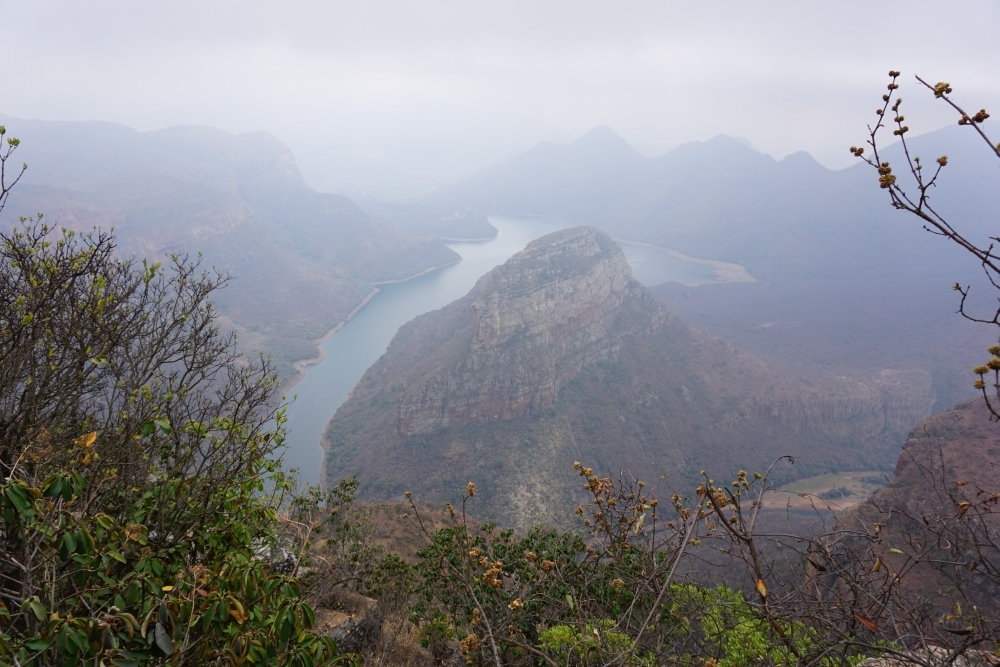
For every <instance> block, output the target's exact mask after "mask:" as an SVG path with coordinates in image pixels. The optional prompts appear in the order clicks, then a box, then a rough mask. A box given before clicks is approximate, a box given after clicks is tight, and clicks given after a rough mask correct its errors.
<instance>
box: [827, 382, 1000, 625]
mask: <svg viewBox="0 0 1000 667" xmlns="http://www.w3.org/2000/svg"><path fill="white" fill-rule="evenodd" d="M998 462H1000V423H998V422H996V421H994V420H992V419H991V418H990V413H989V411H988V410H987V408H986V406H985V404H984V402H983V400H982V399H978V400H975V401H967V402H965V403H962V404H959V405H956V406H955V407H954V408H953V409H951V410H948V411H946V412H942V413H941V414H937V415H934V416H933V417H931V418H930V419H927V420H926V421H924V422H923V423H922V424H920V426H918V427H917V428H915V429H913V432H912V433H910V436H909V438H908V439H907V440H906V443H905V444H904V446H903V450H902V452H901V453H900V455H899V460H898V462H897V463H896V468H895V476H894V478H893V480H892V483H891V484H890V485H889V486H888V487H886V488H884V489H880V490H879V491H877V492H875V494H873V495H872V497H871V498H870V499H869V500H868V501H867V502H866V503H865V504H864V505H862V506H861V507H859V508H858V509H857V510H856V511H855V512H853V513H852V514H851V515H849V516H844V517H841V519H840V524H841V526H842V527H844V528H847V529H849V530H858V529H860V531H859V532H860V534H862V535H864V534H866V533H868V534H872V533H874V538H875V539H874V540H873V541H874V544H872V545H871V547H870V548H871V549H872V550H873V551H874V552H875V553H878V554H881V555H882V557H883V560H884V561H885V563H886V564H887V565H888V566H889V567H890V568H892V569H891V570H890V571H893V572H900V571H904V570H905V571H907V576H906V577H905V579H904V580H903V582H902V586H903V590H904V591H905V592H906V593H908V594H910V595H911V596H912V599H914V600H916V599H924V600H928V601H931V602H936V603H937V605H938V607H939V608H942V609H946V610H948V611H949V612H950V613H954V611H951V610H950V607H951V603H952V602H958V603H959V604H960V605H961V606H964V607H965V608H966V609H975V608H976V607H974V606H973V605H978V607H979V609H981V610H985V611H986V613H987V615H992V616H993V618H996V615H997V614H998V613H1000V605H998V600H1000V597H998V596H1000V576H998V573H997V569H996V563H997V561H998V558H1000V515H998V514H997V511H996V508H997V499H998V498H1000V483H998V476H997V473H998V468H997V466H998ZM873 527H874V528H873ZM862 546H867V542H862ZM890 548H892V549H895V551H892V552H890V551H889V549H890ZM911 558H913V559H919V560H920V561H922V562H920V563H919V564H918V565H916V566H915V567H913V566H912V565H911V564H910V562H909V561H908V559H911ZM956 565H957V566H958V567H956ZM955 634H961V633H955Z"/></svg>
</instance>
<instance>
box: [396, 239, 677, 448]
mask: <svg viewBox="0 0 1000 667" xmlns="http://www.w3.org/2000/svg"><path fill="white" fill-rule="evenodd" d="M636 285H637V284H636V283H635V282H634V281H633V280H632V270H631V268H629V265H628V263H627V262H626V261H625V255H624V254H623V253H622V251H621V250H620V249H619V248H618V246H617V245H615V243H614V241H612V240H611V239H609V238H608V237H607V236H605V235H604V234H602V233H601V232H598V231H597V230H595V229H593V228H578V229H571V230H567V231H564V232H557V233H556V234H554V235H552V236H551V237H546V239H545V240H544V241H542V242H538V241H536V242H534V243H532V244H531V245H529V246H528V247H527V248H526V249H525V250H524V251H523V252H521V253H519V254H518V255H516V256H515V257H514V258H513V259H512V260H511V261H510V262H508V263H506V264H504V265H503V266H502V267H500V268H498V269H497V270H495V271H493V272H492V273H490V274H489V275H487V276H486V277H484V278H483V279H482V280H481V281H480V284H479V285H478V286H477V290H478V294H479V296H477V297H476V298H475V299H474V300H473V301H472V303H471V304H469V306H468V307H469V309H470V311H471V312H470V315H471V331H470V334H471V335H470V336H469V341H468V343H469V347H468V350H467V352H465V354H461V355H458V356H457V357H456V358H453V359H448V360H446V362H445V363H443V364H441V365H435V366H434V367H432V368H431V369H430V370H429V371H428V372H427V373H426V374H424V375H423V376H422V377H420V378H419V379H417V380H416V381H415V382H411V383H408V386H407V389H406V390H405V391H404V392H403V395H402V397H401V398H400V401H399V407H398V413H399V427H398V428H399V433H400V435H402V436H404V437H405V436H409V435H414V434H418V433H428V432H431V431H434V430H437V429H439V428H444V427H448V426H464V425H466V424H481V423H484V422H488V421H491V420H495V419H512V418H514V417H519V416H521V415H523V414H526V413H529V412H539V411H541V410H545V409H546V408H548V407H550V406H551V405H552V404H553V402H554V401H555V399H556V396H557V395H558V393H559V388H560V387H561V386H562V384H563V383H564V382H566V381H567V380H569V379H572V378H573V377H575V376H576V374H577V373H579V372H580V370H581V369H582V368H584V367H585V366H588V365H591V364H594V363H596V362H598V361H602V360H605V359H609V358H611V356H612V355H614V353H615V352H616V351H617V347H618V340H619V339H620V337H621V336H622V335H623V333H634V332H614V331H613V329H614V328H615V323H616V316H617V314H618V311H619V309H620V308H621V306H622V304H623V303H624V301H625V300H626V299H630V298H632V299H634V298H641V296H640V295H639V293H638V292H639V290H637V288H636ZM651 315H652V317H651V319H650V321H649V322H647V323H646V328H647V329H652V328H654V327H656V326H657V324H658V323H659V320H660V319H662V317H661V315H662V313H661V312H660V309H657V308H654V309H653V312H652V313H651Z"/></svg>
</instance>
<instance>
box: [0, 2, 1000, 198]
mask: <svg viewBox="0 0 1000 667" xmlns="http://www.w3.org/2000/svg"><path fill="white" fill-rule="evenodd" d="M0 14H2V18H3V24H4V33H3V39H2V40H0V58H2V60H3V62H4V63H5V67H4V80H3V85H2V91H0V112H3V113H5V114H8V115H11V116H14V117H21V118H36V119H46V120H89V119H99V120H108V121H115V122H119V123H124V124H126V125H129V126H131V127H134V128H137V129H140V130H147V129H155V128H161V127H167V126H171V125H179V124H197V125H208V126H213V127H219V128H222V129H225V130H228V131H230V132H237V133H238V132H245V131H252V130H266V131H268V132H271V133H272V134H274V135H276V136H277V137H279V138H280V139H281V140H282V141H284V142H285V143H287V144H288V145H289V146H290V148H291V149H292V152H293V153H294V154H295V156H296V158H297V160H298V162H299V165H300V167H301V169H302V171H303V173H304V176H305V178H306V180H307V181H308V182H309V183H310V184H311V185H313V186H314V187H316V188H317V189H319V190H322V191H330V192H341V193H345V194H361V193H363V192H366V191H367V192H374V193H376V194H381V195H388V196H398V195H406V194H413V193H418V192H421V191H424V190H426V189H428V188H432V187H436V186H439V185H442V184H445V183H448V182H451V181H454V180H457V179H460V178H462V177H464V176H467V175H469V174H471V173H473V172H475V171H477V170H479V169H482V168H484V167H485V166H487V165H489V164H490V163H492V162H494V161H496V160H498V159H501V158H504V157H507V156H510V155H514V154H516V153H519V152H521V151H523V150H525V149H527V148H529V147H530V146H532V145H533V144H534V143H536V142H538V141H539V140H543V139H548V140H552V141H556V142H560V143H565V142H567V141H569V140H571V139H573V138H575V137H577V136H579V135H581V134H583V133H585V132H586V131H588V130H590V129H591V128H592V127H594V126H596V125H601V124H606V125H609V126H611V127H613V128H614V129H615V131H617V132H618V133H619V134H620V135H622V136H623V137H624V138H625V139H627V140H628V141H629V142H630V143H631V144H632V145H633V146H634V147H635V148H636V149H637V150H639V151H640V152H641V153H644V154H647V155H658V154H662V153H664V152H666V151H667V150H669V149H671V148H673V147H675V146H677V145H679V144H682V143H685V142H689V141H694V140H704V139H708V138H711V137H713V136H715V135H717V134H720V133H725V134H729V135H731V136H737V137H745V138H746V139H748V140H749V141H750V142H752V144H753V145H754V146H756V147H757V148H759V149H760V150H762V151H765V152H767V153H769V154H772V155H774V156H775V157H778V158H780V157H782V156H784V155H786V154H788V153H792V152H794V151H798V150H806V151H808V152H810V153H811V154H813V156H814V157H816V159H818V160H819V161H820V162H822V163H823V164H825V165H827V166H829V167H835V168H837V167H843V166H846V165H848V164H849V163H850V161H851V157H850V155H849V154H848V152H847V150H846V147H847V146H849V145H851V144H852V143H857V142H858V141H860V139H861V136H860V135H861V132H862V130H863V123H864V122H866V121H867V120H868V119H869V117H870V116H871V112H872V111H873V110H874V104H875V102H877V95H878V94H879V91H880V90H881V88H882V86H883V84H884V77H885V72H886V71H888V70H889V69H890V68H898V69H901V70H903V71H904V73H905V75H906V76H905V78H904V80H905V81H906V85H907V86H910V85H912V84H911V83H910V82H911V81H912V79H911V78H910V75H912V74H913V73H914V72H918V73H920V74H921V75H923V76H925V77H927V78H929V79H931V80H933V81H937V80H942V79H943V80H948V81H950V82H951V83H952V84H953V85H954V86H955V87H956V89H957V90H958V91H959V93H960V94H961V95H962V96H963V97H964V98H965V99H969V100H975V101H976V103H977V104H981V105H982V106H985V107H987V108H992V107H995V106H997V101H998V97H1000V93H998V90H1000V88H998V87H997V86H996V74H995V63H996V62H997V57H998V56H1000V46H998V43H997V40H996V39H995V34H994V32H995V27H996V25H998V19H1000V5H998V4H997V3H996V2H988V1H981V0H980V1H974V2H970V3H965V4H963V6H962V11H960V12H959V11H956V10H955V9H954V8H953V6H952V5H949V4H946V3H939V2H911V3H893V4H891V5H890V4H879V5H875V4H873V3H868V2H841V3H834V4H830V3H823V4H819V3H802V2H769V3H745V2H709V3H696V4H688V3H653V2H630V3H609V2H592V1H584V2H580V1H574V2H547V3H528V2H505V3H496V4H486V3H458V2H435V3H405V2H385V1H381V2H367V3H346V2H333V3H331V2H287V3H265V2H214V3H200V2H199V3H196V2H186V1H182V2H173V3H163V4H155V5H154V4H147V3H131V2H114V1H105V2H93V3H86V4H80V3H71V2H53V1H43V2H22V1H13V2H12V1H5V2H3V3H0ZM903 92H904V95H905V93H906V88H905V87H904V91H903ZM925 97H926V96H921V95H912V94H911V95H909V96H908V99H907V102H908V104H909V112H910V114H913V115H914V117H916V116H918V115H919V118H920V121H921V123H922V124H923V125H922V127H920V128H919V130H920V131H930V130H932V129H935V128H938V127H941V126H942V125H945V124H947V123H950V122H951V117H950V115H948V114H947V113H946V112H945V111H944V109H943V108H941V107H940V106H936V105H934V104H933V103H932V102H931V101H929V100H927V99H925ZM915 129H916V128H915Z"/></svg>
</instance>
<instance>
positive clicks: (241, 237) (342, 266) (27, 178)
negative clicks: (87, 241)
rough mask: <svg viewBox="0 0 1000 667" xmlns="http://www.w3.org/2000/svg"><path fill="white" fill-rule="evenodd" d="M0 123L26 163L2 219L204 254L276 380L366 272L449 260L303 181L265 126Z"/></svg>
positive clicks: (156, 252)
mask: <svg viewBox="0 0 1000 667" xmlns="http://www.w3.org/2000/svg"><path fill="white" fill-rule="evenodd" d="M0 123H2V124H5V125H6V126H7V129H8V133H9V134H10V135H13V136H17V137H19V138H20V139H21V140H22V145H21V148H19V149H18V154H17V157H18V158H20V159H21V160H23V161H24V162H27V163H28V164H29V169H28V171H27V172H26V173H25V175H24V178H23V179H22V181H21V182H20V183H19V184H18V187H17V188H16V189H15V190H14V191H13V193H12V195H11V198H10V200H9V203H8V205H7V208H6V210H5V211H4V213H3V216H4V217H3V222H4V224H9V223H11V222H13V221H14V220H16V216H17V215H28V214H34V213H35V212H38V211H41V212H43V213H45V215H46V217H47V218H48V219H49V220H50V221H51V222H52V223H54V224H56V225H63V226H66V227H70V228H73V229H78V230H88V229H90V228H92V227H94V226H101V227H104V228H108V227H114V229H115V233H116V236H117V239H118V243H119V247H120V250H121V252H123V253H124V254H135V255H137V256H141V257H150V258H153V259H156V260H162V259H163V258H164V256H165V255H166V254H167V253H199V252H200V253H202V254H203V255H204V258H205V263H206V265H207V266H214V267H216V268H218V269H219V270H222V271H228V272H230V273H231V274H232V275H233V276H234V277H235V278H236V280H235V281H234V282H233V283H232V284H231V286H230V287H229V288H228V289H227V290H224V291H223V293H222V294H221V296H220V299H221V303H220V305H221V307H222V312H223V314H224V315H225V316H226V317H227V318H229V319H230V320H231V321H232V322H233V323H234V325H235V326H236V327H237V328H238V329H240V330H241V332H242V333H241V341H242V344H243V345H244V347H246V348H247V349H265V350H267V351H268V352H271V353H272V354H273V355H275V357H276V358H277V359H278V360H279V361H280V362H281V367H282V371H283V374H284V375H285V376H286V377H287V376H290V375H291V373H292V372H293V370H292V366H291V364H292V362H293V361H295V360H297V359H304V358H309V357H313V356H315V354H316V348H315V346H314V345H313V344H312V342H311V340H312V339H315V338H318V337H319V336H321V335H323V333H325V332H326V331H328V330H329V329H330V328H332V327H333V326H334V325H335V324H336V323H337V322H338V321H340V320H342V319H344V317H345V316H346V315H347V314H348V313H350V312H351V311H352V310H353V309H354V308H355V307H356V306H357V305H358V304H359V303H360V302H361V300H362V299H363V298H364V297H365V295H366V294H367V293H369V292H370V291H371V289H372V286H371V284H372V283H373V282H378V281H384V280H398V279H400V278H405V277H407V276H410V275H413V274H415V273H419V272H421V271H424V270H426V269H428V268H430V267H434V266H440V265H443V264H447V263H450V262H453V261H456V260H457V259H458V257H457V255H456V254H455V253H453V252H452V251H451V250H449V249H448V248H447V247H446V246H445V245H444V244H443V243H442V242H441V241H440V240H437V239H432V238H430V237H429V236H417V235H413V234H410V233H407V232H404V231H401V230H400V229H398V228H397V227H394V226H392V225H390V224H386V223H383V222H380V221H379V220H377V219H375V218H372V217H371V216H369V215H367V214H365V213H364V212H363V211H362V210H361V209H360V208H359V207H358V206H357V205H356V204H355V203H354V202H352V201H351V200H349V199H347V198H345V197H341V196H338V195H330V194H320V193H317V192H315V191H313V190H312V189H311V188H309V187H308V186H307V185H306V184H305V182H304V181H303V180H302V177H301V175H300V174H299V172H298V169H297V167H296V166H295V160H294V158H293V156H292V155H291V153H290V152H289V150H288V149H287V147H285V146H284V145H283V144H282V143H281V142H280V141H278V140H277V139H275V138H274V137H272V136H271V135H268V134H265V133H250V134H242V135H236V136H234V135H231V134H228V133H225V132H222V131H219V130H213V129H209V128H200V127H175V128H168V129H165V130H158V131H154V132H137V131H135V130H132V129H130V128H127V127H124V126H121V125H115V124H112V123H98V122H90V123H54V122H41V121H26V120H18V119H13V118H8V117H3V116H0Z"/></svg>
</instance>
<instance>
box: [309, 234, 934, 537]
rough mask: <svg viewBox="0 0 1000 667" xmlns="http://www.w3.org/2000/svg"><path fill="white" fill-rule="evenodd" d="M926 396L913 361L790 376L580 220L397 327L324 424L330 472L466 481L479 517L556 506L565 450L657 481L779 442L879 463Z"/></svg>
mask: <svg viewBox="0 0 1000 667" xmlns="http://www.w3.org/2000/svg"><path fill="white" fill-rule="evenodd" d="M933 400H934V399H933V395H932V393H931V389H930V383H929V378H928V376H927V375H926V374H925V373H922V372H920V371H895V370H888V369H876V370H870V371H869V372H867V373H864V374H862V375H860V376H858V377H821V376H814V377H799V376H796V375H795V374H793V373H790V372H788V371H787V370H784V369H783V368H781V367H779V366H776V365H770V364H767V363H765V362H763V361H761V360H760V359H758V358H756V357H753V356H751V355H748V354H746V353H743V352H741V351H739V350H737V349H736V348H734V347H732V346H731V345H728V344H726V343H725V342H723V341H722V340H720V339H718V338H715V337H714V336H711V335H709V334H706V333H704V332H702V331H699V330H697V329H694V328H693V327H691V326H689V325H688V324H686V323H685V322H683V321H682V320H680V319H679V318H678V317H677V316H676V315H674V314H672V313H671V312H670V311H668V310H667V309H666V308H664V307H663V306H662V304H661V303H660V302H659V301H658V300H657V299H656V298H655V297H654V296H653V295H652V294H651V293H650V292H649V291H648V290H647V289H646V288H644V287H643V286H642V285H640V284H639V283H638V282H636V281H635V280H633V279H632V276H631V270H630V268H629V266H628V264H627V263H626V261H625V258H624V255H623V254H622V252H621V250H620V249H619V248H618V246H617V245H616V244H615V243H614V242H613V241H612V240H611V239H610V238H608V237H607V236H606V235H604V234H603V233H601V232H600V231H598V230H596V229H594V228H592V227H580V228H574V229H568V230H563V231H560V232H556V233H554V234H550V235H549V236H546V237H543V238H542V239H539V240H537V241H534V242H532V243H531V244H530V245H529V246H528V247H527V248H526V249H525V250H524V251H522V252H521V253H518V254H517V255H515V256H514V257H513V258H511V259H510V260H509V261H508V262H507V263H506V264H504V265H502V266H500V267H497V268H496V269H494V270H493V271H492V272H490V273H489V274H487V275H486V276H484V277H483V278H482V279H481V280H480V281H479V282H478V283H477V285H476V287H475V288H474V289H473V290H472V291H471V292H470V293H469V294H468V295H467V296H465V297H464V298H462V299H460V300H458V301H456V302H454V303H452V304H451V305H449V306H447V307H445V308H443V309H441V310H439V311H436V312H433V313H429V314H427V315H423V316H421V317H419V318H417V319H415V320H414V321H412V322H410V323H409V324H407V325H405V326H404V327H402V328H401V329H400V331H399V333H398V334H397V335H396V337H395V338H394V339H393V342H392V344H391V345H390V347H389V349H388V351H387V352H386V353H385V355H383V357H382V358H381V359H380V360H379V361H378V362H377V363H376V364H375V365H374V366H372V367H371V368H370V369H369V370H368V372H367V373H366V374H365V376H364V377H363V378H362V379H361V381H360V382H359V383H358V384H357V385H356V386H355V388H354V391H353V394H352V396H351V398H350V399H349V400H348V401H347V402H346V403H345V404H344V405H343V406H341V408H340V409H339V410H338V411H337V413H336V415H335V416H334V418H333V420H332V421H331V422H330V424H329V425H328V427H327V430H326V432H325V434H324V445H325V447H326V449H327V455H326V463H325V479H326V480H328V481H332V480H336V479H338V478H340V477H342V476H345V475H350V474H357V475H358V476H359V479H360V480H361V482H362V489H361V493H362V495H363V496H364V497H366V498H370V499H387V498H392V497H394V496H397V495H398V494H400V493H402V492H403V491H404V490H412V491H414V493H416V494H417V495H418V497H420V498H421V499H424V500H439V499H443V498H453V497H454V495H455V494H456V493H458V492H460V491H461V489H463V488H464V486H465V483H466V482H468V481H470V480H471V481H475V482H476V483H477V485H478V488H479V495H480V496H481V497H482V500H483V503H482V505H481V507H482V508H483V509H482V516H483V518H491V519H500V520H503V521H509V522H515V523H519V524H522V525H523V524H526V523H531V522H533V521H537V520H550V521H551V520H556V519H558V518H559V517H560V516H561V515H563V513H564V510H565V507H564V505H565V504H566V503H569V502H572V499H573V498H574V497H575V496H576V495H577V494H578V490H577V489H575V487H574V483H573V479H574V478H573V476H572V474H571V466H572V463H573V461H575V460H579V461H582V462H584V463H585V464H586V465H590V466H592V467H594V468H595V469H615V470H618V469H621V468H624V469H628V470H632V471H634V472H636V473H637V474H641V475H643V476H644V477H645V478H650V477H653V478H655V476H657V475H659V474H661V473H664V474H666V475H667V480H666V482H665V483H667V484H672V483H677V484H680V483H686V482H688V481H689V480H691V479H692V478H693V477H695V476H697V474H698V472H699V470H700V469H701V468H703V467H707V466H708V464H711V467H712V469H713V470H726V469H729V468H731V469H732V470H734V471H735V470H736V469H739V468H752V467H758V468H759V467H762V466H764V465H766V464H767V463H769V462H770V461H771V460H772V459H774V458H776V457H777V456H780V455H783V454H792V455H794V456H796V457H798V458H799V464H798V465H796V466H795V474H798V475H802V476H807V475H810V474H818V473H820V472H826V471H830V470H838V469H859V467H869V468H879V467H882V468H885V467H888V466H890V465H891V463H892V462H893V461H894V460H895V458H896V454H897V452H898V447H899V443H900V442H901V441H902V437H903V436H904V434H905V433H906V432H907V431H908V430H909V428H911V427H912V425H913V424H915V423H917V422H918V421H919V420H920V419H922V418H924V417H926V416H927V414H929V409H930V406H931V404H932V403H933Z"/></svg>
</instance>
